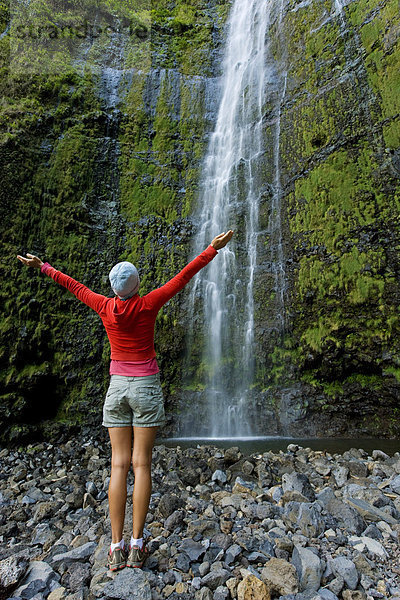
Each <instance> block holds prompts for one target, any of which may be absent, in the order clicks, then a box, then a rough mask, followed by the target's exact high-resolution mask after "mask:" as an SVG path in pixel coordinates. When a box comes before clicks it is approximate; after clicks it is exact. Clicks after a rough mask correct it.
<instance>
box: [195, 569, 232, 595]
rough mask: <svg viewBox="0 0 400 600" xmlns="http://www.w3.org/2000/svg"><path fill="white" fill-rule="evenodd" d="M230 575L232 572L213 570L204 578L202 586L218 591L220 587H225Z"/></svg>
mask: <svg viewBox="0 0 400 600" xmlns="http://www.w3.org/2000/svg"><path fill="white" fill-rule="evenodd" d="M230 575H231V574H230V572H229V571H227V570H226V569H213V570H212V571H210V572H209V573H207V575H204V577H202V579H201V585H203V586H206V587H208V588H210V590H216V589H217V587H219V586H220V585H224V583H225V582H226V580H227V579H229V577H230Z"/></svg>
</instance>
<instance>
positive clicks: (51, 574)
mask: <svg viewBox="0 0 400 600" xmlns="http://www.w3.org/2000/svg"><path fill="white" fill-rule="evenodd" d="M59 579H60V578H59V575H58V574H57V573H56V572H55V571H53V569H52V568H51V567H50V565H48V564H47V563H46V562H44V561H41V560H34V561H32V562H31V563H30V565H29V568H28V570H27V572H26V575H25V577H24V579H23V580H22V582H21V585H20V586H19V587H18V588H17V589H16V590H14V592H13V594H14V597H16V598H17V597H21V598H25V599H27V600H29V599H30V598H33V597H34V596H35V595H36V594H38V593H43V595H46V594H45V593H46V592H47V593H48V592H51V591H53V589H55V588H56V587H60V584H59V583H58V582H59Z"/></svg>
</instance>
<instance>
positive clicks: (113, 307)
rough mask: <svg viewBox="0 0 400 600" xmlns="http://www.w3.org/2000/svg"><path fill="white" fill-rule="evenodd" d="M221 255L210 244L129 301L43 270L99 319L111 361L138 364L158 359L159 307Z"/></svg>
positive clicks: (45, 268)
mask: <svg viewBox="0 0 400 600" xmlns="http://www.w3.org/2000/svg"><path fill="white" fill-rule="evenodd" d="M217 254H218V252H217V251H216V250H215V248H214V247H213V246H211V244H210V245H209V246H208V248H206V249H205V250H204V251H203V252H202V253H201V254H199V256H197V257H196V258H195V259H194V260H192V261H191V262H190V263H189V264H188V265H186V267H184V269H182V271H181V272H180V273H178V275H175V277H173V278H172V279H171V280H170V281H168V282H167V283H166V284H165V285H163V286H161V287H159V288H158V289H156V290H153V291H152V292H150V293H149V294H146V295H145V296H139V294H135V295H134V296H132V298H129V299H128V300H121V299H120V298H118V296H115V297H114V298H107V297H106V296H103V295H102V294H96V293H95V292H92V290H90V289H89V288H87V287H86V286H85V285H83V284H82V283H79V281H76V280H75V279H72V277H69V275H65V274H64V273H61V271H57V270H56V269H54V268H53V267H52V266H51V265H49V263H44V264H43V265H42V267H41V271H42V272H43V273H45V274H46V275H48V276H49V277H51V278H52V279H54V281H56V282H57V283H60V284H61V285H63V286H64V287H66V288H67V289H68V290H69V291H70V292H72V293H73V294H74V295H75V296H76V297H77V298H78V299H79V300H81V301H82V302H84V303H85V304H87V306H90V308H92V309H93V310H95V311H96V312H97V314H98V315H99V316H100V318H101V320H102V322H103V325H104V327H105V328H106V332H107V336H108V339H109V340H110V346H111V359H112V360H122V361H139V360H146V359H148V358H153V357H154V356H156V352H155V350H154V324H155V321H156V317H157V314H158V312H159V310H160V308H161V307H162V306H163V305H164V304H165V303H166V302H168V300H170V299H171V298H172V297H173V296H175V294H177V293H178V292H179V291H180V290H181V289H182V288H183V287H184V286H185V285H186V284H187V283H188V282H189V281H190V279H191V278H192V277H193V276H194V275H196V273H198V271H200V269H202V268H203V267H205V266H206V265H207V264H208V263H209V262H210V261H211V260H212V259H213V258H214V257H215V256H216V255H217Z"/></svg>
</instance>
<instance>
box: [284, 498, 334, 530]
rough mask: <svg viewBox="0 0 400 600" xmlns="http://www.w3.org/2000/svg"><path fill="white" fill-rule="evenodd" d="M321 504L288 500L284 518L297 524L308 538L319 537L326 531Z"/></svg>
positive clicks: (291, 523) (292, 524)
mask: <svg viewBox="0 0 400 600" xmlns="http://www.w3.org/2000/svg"><path fill="white" fill-rule="evenodd" d="M321 511H322V509H321V506H320V505H319V504H317V503H315V504H312V503H309V502H288V504H286V506H285V509H284V520H285V521H286V522H289V523H290V525H291V526H296V528H298V529H300V531H301V533H302V534H303V535H305V536H306V537H307V538H313V537H317V536H318V535H319V534H320V533H322V532H323V531H325V521H324V519H323V517H322V515H321Z"/></svg>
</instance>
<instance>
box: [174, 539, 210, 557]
mask: <svg viewBox="0 0 400 600" xmlns="http://www.w3.org/2000/svg"><path fill="white" fill-rule="evenodd" d="M178 550H180V552H185V553H186V554H187V555H188V557H189V558H190V560H191V561H195V560H198V559H199V558H200V557H201V556H203V555H204V553H205V551H206V548H205V546H203V544H200V542H194V541H193V540H192V539H191V538H185V539H184V540H182V543H181V544H180V545H179V546H178Z"/></svg>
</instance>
